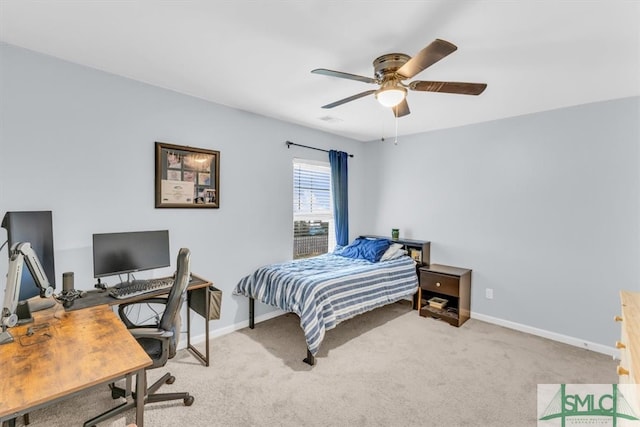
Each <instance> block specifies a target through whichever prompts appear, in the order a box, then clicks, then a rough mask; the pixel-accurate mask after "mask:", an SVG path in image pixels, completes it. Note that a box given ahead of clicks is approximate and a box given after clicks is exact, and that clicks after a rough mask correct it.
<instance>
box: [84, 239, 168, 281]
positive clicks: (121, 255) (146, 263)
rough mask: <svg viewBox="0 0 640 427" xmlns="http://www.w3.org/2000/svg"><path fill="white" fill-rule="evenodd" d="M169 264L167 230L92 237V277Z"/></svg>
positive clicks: (131, 271) (149, 268)
mask: <svg viewBox="0 0 640 427" xmlns="http://www.w3.org/2000/svg"><path fill="white" fill-rule="evenodd" d="M169 265H170V261H169V231H168V230H157V231H133V232H125V233H101V234H94V235H93V277H96V278H98V277H105V276H114V275H118V274H123V273H134V272H136V271H145V270H153V269H156V268H162V267H168V266H169ZM127 277H128V276H127ZM127 281H128V280H127Z"/></svg>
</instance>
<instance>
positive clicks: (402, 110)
mask: <svg viewBox="0 0 640 427" xmlns="http://www.w3.org/2000/svg"><path fill="white" fill-rule="evenodd" d="M456 49H458V47H457V46H456V45H454V44H453V43H450V42H448V41H446V40H441V39H436V40H434V41H433V42H431V43H430V44H429V45H428V46H427V47H425V48H424V49H422V50H421V51H420V52H418V54H417V55H416V56H414V57H413V58H412V57H410V56H409V55H405V54H404V53H388V54H386V55H382V56H379V57H378V58H376V59H375V60H374V61H373V69H374V75H375V77H365V76H359V75H357V74H349V73H343V72H341V71H333V70H327V69H326V68H317V69H315V70H312V71H311V72H312V73H315V74H324V75H325V76H332V77H340V78H342V79H349V80H357V81H360V82H364V83H372V84H377V85H379V86H380V88H379V89H377V90H367V91H365V92H361V93H358V94H356V95H352V96H350V97H348V98H344V99H341V100H339V101H336V102H332V103H331V104H327V105H323V106H322V108H333V107H337V106H338V105H342V104H346V103H347V102H351V101H354V100H356V99H359V98H362V97H365V96H367V95H371V94H375V96H376V99H377V100H378V102H380V103H381V104H382V105H384V106H385V107H391V108H392V109H393V114H394V115H395V116H396V117H402V116H406V115H407V114H409V113H410V112H411V111H409V105H408V104H407V98H406V96H407V88H408V89H410V90H415V91H420V92H444V93H457V94H462V95H480V94H481V93H482V92H483V91H484V90H485V89H486V87H487V85H486V83H464V82H434V81H423V80H415V81H412V82H410V83H408V84H405V83H403V80H407V79H410V78H412V77H414V76H415V75H416V74H418V73H420V72H421V71H423V70H424V69H426V68H427V67H430V66H431V65H433V64H435V63H436V62H438V61H440V60H441V59H442V58H444V57H445V56H447V55H450V54H452V53H453V52H455V51H456Z"/></svg>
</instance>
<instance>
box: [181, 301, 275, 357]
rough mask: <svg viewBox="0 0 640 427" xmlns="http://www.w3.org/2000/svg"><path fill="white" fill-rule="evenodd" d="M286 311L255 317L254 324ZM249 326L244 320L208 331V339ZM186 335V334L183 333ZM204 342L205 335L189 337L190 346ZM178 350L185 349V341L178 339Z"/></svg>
mask: <svg viewBox="0 0 640 427" xmlns="http://www.w3.org/2000/svg"><path fill="white" fill-rule="evenodd" d="M286 313H287V312H286V311H283V310H280V309H278V310H275V311H271V312H269V313H266V314H263V315H261V316H257V317H256V318H255V321H256V323H260V322H264V321H265V320H269V319H273V318H274V317H278V316H282V315H283V314H286ZM247 326H249V320H248V319H247V320H245V321H243V322H238V323H234V324H233V325H229V326H225V327H224V328H219V329H209V339H212V338H218V337H221V336H223V335H227V334H230V333H231V332H235V331H238V330H240V329H243V328H246V327H247ZM183 333H184V334H186V332H183ZM204 341H205V333H204V332H203V333H201V334H199V335H195V336H192V337H191V343H192V344H200V343H203V342H204ZM178 348H179V349H183V348H187V339H186V338H185V339H180V343H179V344H178Z"/></svg>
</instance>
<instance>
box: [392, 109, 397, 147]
mask: <svg viewBox="0 0 640 427" xmlns="http://www.w3.org/2000/svg"><path fill="white" fill-rule="evenodd" d="M393 144H394V145H398V116H396V140H395V141H394V143H393Z"/></svg>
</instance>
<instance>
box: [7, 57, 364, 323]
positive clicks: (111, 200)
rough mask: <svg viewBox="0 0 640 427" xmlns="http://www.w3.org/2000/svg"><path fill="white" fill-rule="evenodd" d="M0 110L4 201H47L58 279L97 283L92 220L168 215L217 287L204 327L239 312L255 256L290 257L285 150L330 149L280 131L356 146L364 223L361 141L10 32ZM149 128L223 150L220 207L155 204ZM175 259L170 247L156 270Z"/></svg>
mask: <svg viewBox="0 0 640 427" xmlns="http://www.w3.org/2000/svg"><path fill="white" fill-rule="evenodd" d="M0 118H1V128H0V144H1V146H0V153H1V154H0V215H4V212H6V211H7V210H40V209H43V210H52V211H53V221H54V224H53V226H54V243H55V255H56V274H57V276H58V277H56V281H58V282H61V277H62V273H63V272H65V271H73V272H75V283H76V288H79V289H92V288H93V284H94V283H95V280H94V279H93V271H92V268H93V267H92V265H93V264H92V252H91V238H92V234H93V233H98V232H116V231H130V230H152V229H169V232H170V238H171V249H172V251H173V252H174V253H175V254H177V252H178V249H179V248H180V247H188V248H190V249H191V251H192V269H193V271H194V272H196V273H198V274H200V275H202V276H204V277H206V278H209V279H211V280H212V281H214V282H215V285H216V286H217V287H219V288H220V289H222V290H223V292H224V301H223V307H222V319H221V320H220V321H216V322H212V323H211V327H212V328H214V329H217V328H223V327H225V326H229V325H232V324H234V323H237V322H240V321H241V320H245V321H246V320H247V318H248V314H247V313H248V308H247V307H248V304H247V299H246V298H244V297H232V295H231V291H232V289H233V287H234V286H235V284H236V283H237V282H238V280H239V279H240V278H241V277H242V276H243V275H246V274H249V273H250V272H251V271H252V270H253V269H255V268H256V267H258V266H260V265H263V264H267V263H271V262H276V261H282V260H286V259H290V258H291V253H292V240H293V237H292V234H293V231H292V225H291V224H292V221H293V216H292V208H291V197H292V196H291V194H292V188H293V183H292V159H293V157H294V156H295V157H301V158H308V159H315V160H324V161H327V162H328V156H327V154H326V153H322V152H319V151H314V150H307V149H302V148H291V149H287V148H286V145H285V141H286V140H291V141H294V142H298V143H301V144H305V145H311V146H315V147H320V148H326V149H329V148H334V149H339V150H344V151H348V152H350V153H353V154H354V155H355V157H354V158H353V159H351V160H350V176H351V179H352V181H351V184H352V187H351V190H352V191H351V192H352V194H351V201H352V204H353V209H352V212H351V215H352V216H351V221H352V222H353V225H352V228H351V232H352V235H355V234H358V233H364V232H365V231H366V230H364V229H359V224H360V223H361V222H362V221H360V220H359V218H360V217H362V216H363V211H362V209H360V208H359V206H362V205H363V202H362V197H363V196H362V194H363V191H361V190H362V187H363V185H364V180H363V175H364V172H363V170H364V169H363V168H364V163H363V162H362V158H363V156H362V152H363V150H364V146H365V144H364V143H362V142H359V141H353V140H350V139H346V138H341V137H337V136H335V135H330V134H327V133H322V132H318V131H315V130H312V129H308V128H305V127H301V126H296V125H292V124H288V123H284V122H280V121H277V120H273V119H268V118H265V117H262V116H257V115H254V114H249V113H247V112H243V111H237V110H233V109H230V108H227V107H224V106H221V105H217V104H213V103H210V102H206V101H203V100H200V99H196V98H193V97H189V96H185V95H181V94H178V93H175V92H171V91H168V90H164V89H160V88H157V87H153V86H150V85H146V84H143V83H139V82H136V81H133V80H129V79H125V78H121V77H117V76H114V75H110V74H107V73H103V72H100V71H96V70H93V69H89V68H86V67H81V66H78V65H74V64H71V63H68V62H65V61H61V60H58V59H54V58H51V57H48V56H45V55H40V54H36V53H33V52H30V51H28V50H24V49H20V48H16V47H13V46H7V45H0ZM155 141H164V142H170V143H174V144H179V145H190V146H193V147H200V148H207V149H213V150H219V151H220V153H221V162H220V181H221V188H220V199H221V202H220V203H221V207H220V209H155V208H154V142H155ZM5 239H6V233H5V230H4V229H1V230H0V243H1V242H3V241H4V240H5ZM6 250H7V249H6V248H5V249H3V250H2V252H0V277H5V275H6V262H7V255H6ZM172 258H174V257H172ZM174 268H175V260H173V259H172V268H171V269H167V271H166V272H164V273H171V272H172V271H173V269H174ZM162 273H163V272H156V273H154V274H156V275H160V274H162ZM114 282H115V279H112V280H111V284H113V283H114ZM58 287H61V284H60V283H58ZM3 288H4V283H2V289H3ZM257 310H258V314H261V313H264V312H267V311H269V310H271V308H270V307H267V306H262V305H260V306H259V307H258V308H257ZM197 333H198V331H196V334H197Z"/></svg>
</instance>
